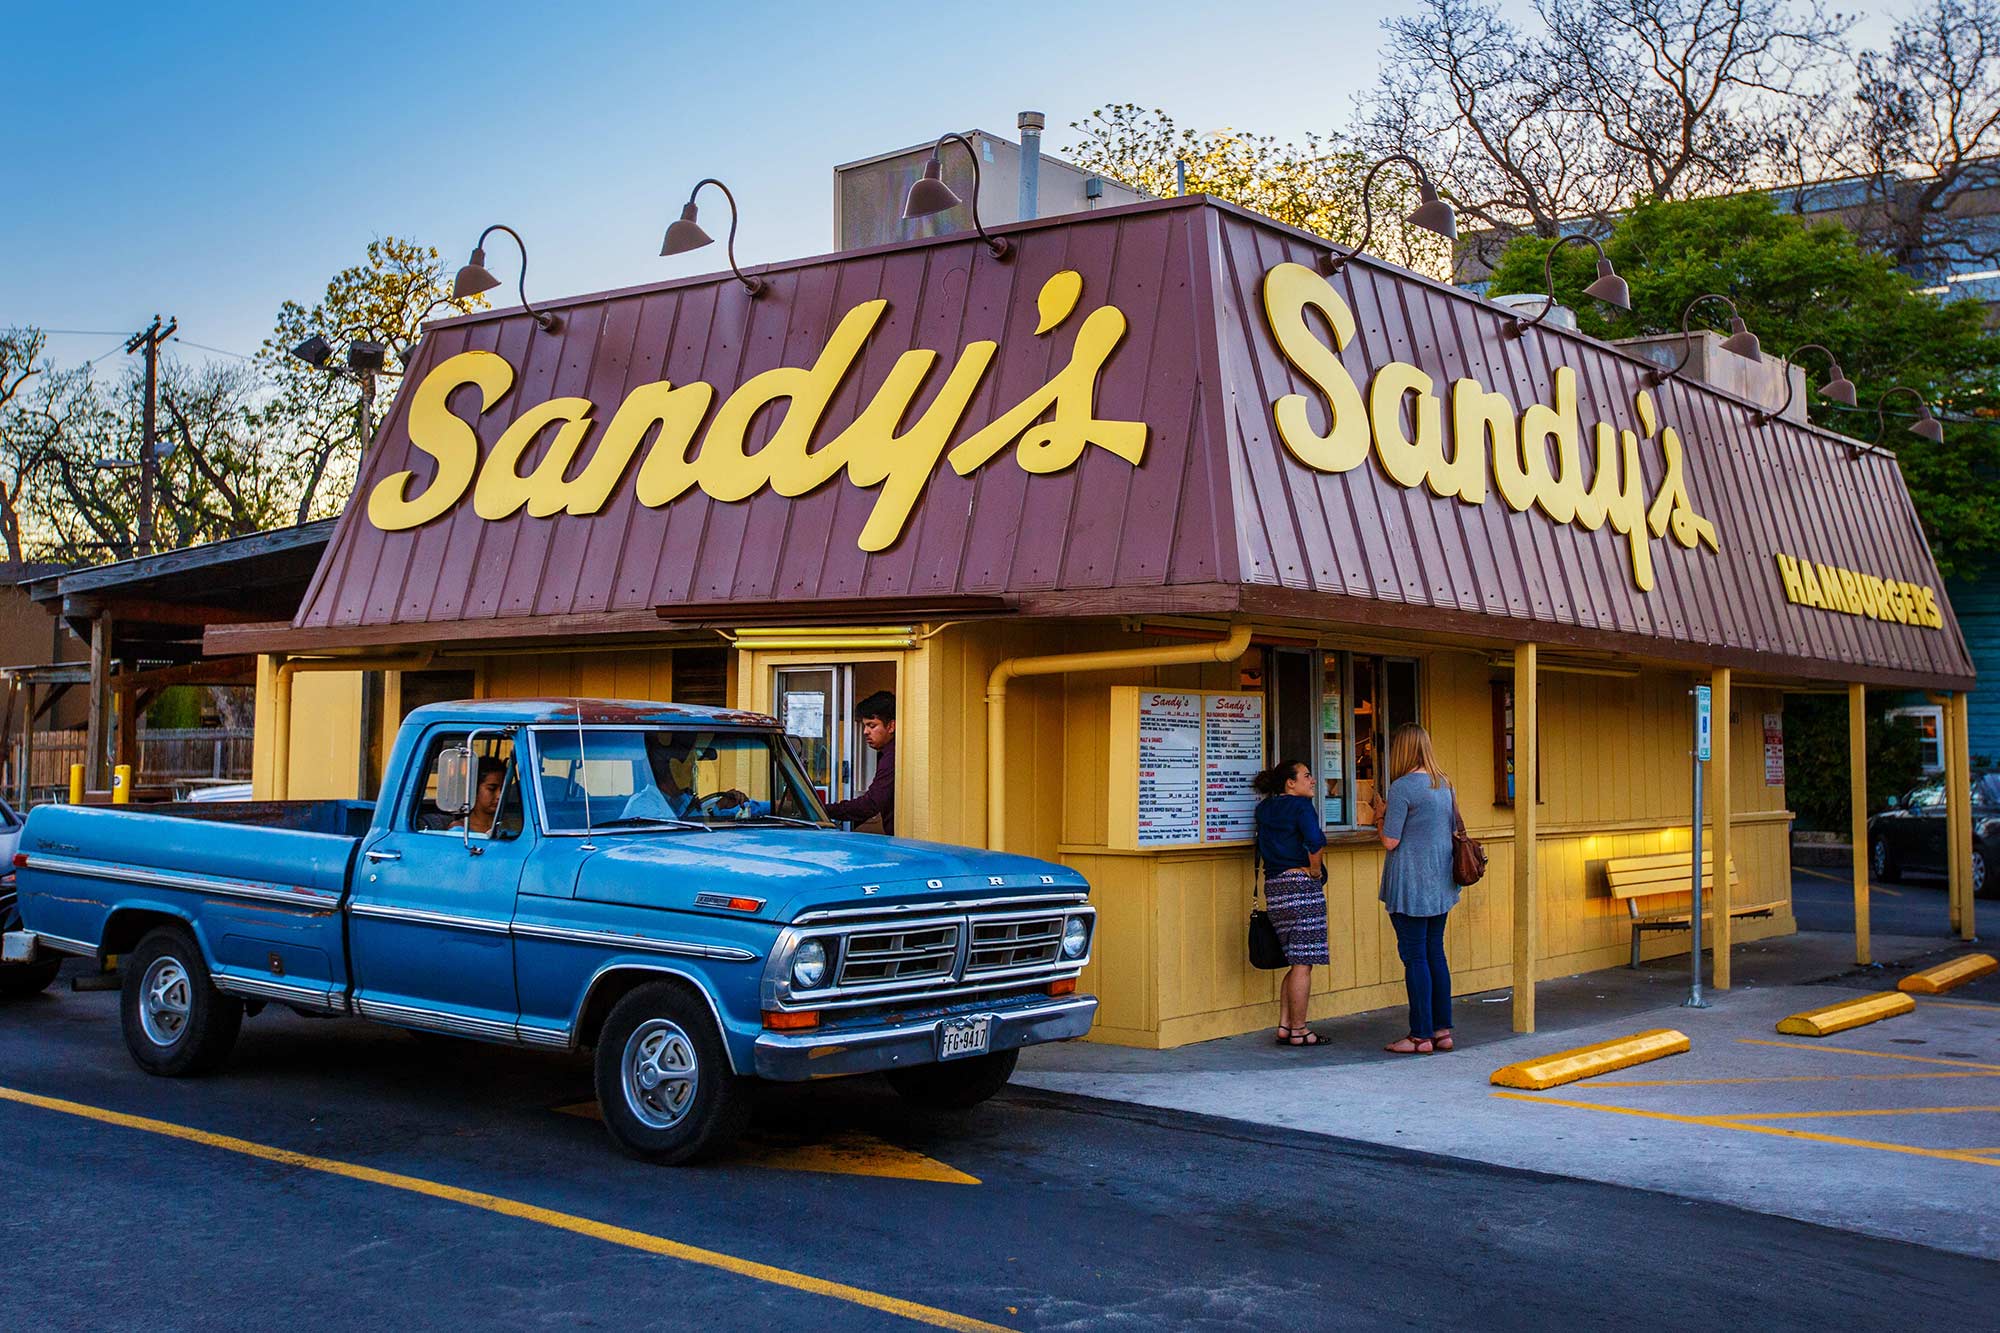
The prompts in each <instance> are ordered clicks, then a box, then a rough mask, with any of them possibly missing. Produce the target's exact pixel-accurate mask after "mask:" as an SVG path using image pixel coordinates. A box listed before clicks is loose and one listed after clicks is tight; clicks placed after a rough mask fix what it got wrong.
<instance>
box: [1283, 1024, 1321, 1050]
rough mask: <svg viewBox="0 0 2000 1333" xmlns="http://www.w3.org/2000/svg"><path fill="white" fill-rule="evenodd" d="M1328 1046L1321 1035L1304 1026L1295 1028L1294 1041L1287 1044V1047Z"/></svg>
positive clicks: (1293, 1031)
mask: <svg viewBox="0 0 2000 1333" xmlns="http://www.w3.org/2000/svg"><path fill="white" fill-rule="evenodd" d="M1326 1044H1327V1043H1326V1039H1325V1038H1323V1037H1321V1036H1320V1035H1319V1033H1317V1032H1314V1031H1313V1030H1312V1029H1311V1028H1309V1027H1303V1026H1301V1027H1295V1028H1293V1029H1292V1039H1291V1040H1290V1041H1288V1042H1286V1043H1285V1045H1287V1046H1324V1045H1326Z"/></svg>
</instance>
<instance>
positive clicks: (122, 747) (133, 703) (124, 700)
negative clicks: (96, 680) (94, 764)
mask: <svg viewBox="0 0 2000 1333" xmlns="http://www.w3.org/2000/svg"><path fill="white" fill-rule="evenodd" d="M114 697H115V698H116V700H117V707H118V727H117V730H116V733H115V735H116V738H117V739H116V741H115V742H114V745H113V748H112V752H111V767H112V770H113V771H114V772H115V771H116V770H118V769H120V768H129V769H131V770H133V772H135V773H136V772H137V771H138V769H139V708H140V704H139V694H138V691H137V690H135V689H133V688H132V687H131V686H130V685H120V686H119V688H118V690H117V691H116V693H115V695H114Z"/></svg>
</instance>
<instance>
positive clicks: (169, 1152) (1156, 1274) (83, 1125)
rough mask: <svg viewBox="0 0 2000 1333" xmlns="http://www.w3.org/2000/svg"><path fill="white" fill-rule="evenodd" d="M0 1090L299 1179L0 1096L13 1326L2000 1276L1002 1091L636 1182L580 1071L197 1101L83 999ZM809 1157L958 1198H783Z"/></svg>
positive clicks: (235, 1094) (1312, 1316) (1282, 1304)
mask: <svg viewBox="0 0 2000 1333" xmlns="http://www.w3.org/2000/svg"><path fill="white" fill-rule="evenodd" d="M9 1093H12V1094H21V1093H25V1094H28V1095H30V1096H41V1097H46V1098H60V1099H63V1100H64V1101H66V1102H69V1103H73V1104H74V1106H75V1107H82V1108H95V1109H96V1110H97V1111H99V1112H112V1113H123V1114H124V1115H127V1116H141V1117H147V1118H149V1119H150V1121H152V1122H156V1126H157V1124H165V1125H170V1126H188V1127H193V1128H194V1129H196V1130H199V1131H206V1132H209V1133H212V1134H215V1135H226V1136H233V1138H234V1139H236V1140H241V1141H243V1142H246V1143H249V1144H254V1145H264V1146H265V1147H266V1148H277V1149H284V1150H290V1151H292V1152H296V1153H299V1154H307V1155H309V1156H308V1157H306V1158H298V1159H290V1158H286V1159H281V1160H271V1157H272V1156H273V1154H269V1153H266V1155H264V1156H261V1157H260V1156H256V1155H251V1154H249V1153H247V1152H246V1151H245V1150H244V1149H243V1148H242V1147H241V1146H240V1145H232V1144H231V1143H229V1142H227V1141H223V1142H220V1143H210V1142H188V1141H185V1139H184V1138H176V1137H170V1136H167V1135H164V1134H162V1133H160V1132H158V1129H157V1127H156V1128H155V1129H153V1130H150V1131H149V1130H148V1129H146V1128H143V1127H134V1126H133V1125H130V1124H124V1123H105V1122H104V1120H103V1119H101V1118H92V1117H91V1116H89V1115H86V1114H84V1113H82V1112H80V1111H79V1110H77V1109H74V1108H72V1109H60V1108H57V1109H51V1108H49V1107H47V1106H44V1105H32V1104H22V1103H21V1102H19V1101H18V1100H11V1099H7V1100H0V1172H4V1179H5V1180H6V1182H7V1184H8V1187H9V1189H8V1195H9V1199H10V1206H9V1207H8V1208H7V1210H6V1213H5V1222H4V1224H3V1225H0V1244H4V1245H5V1247H6V1253H7V1255H8V1260H9V1262H8V1265H7V1271H8V1273H9V1275H10V1277H11V1279H12V1281H10V1282H9V1287H10V1290H9V1291H8V1292H7V1301H6V1304H7V1310H8V1313H7V1323H8V1324H9V1325H11V1326H13V1327H21V1328H37V1329H55V1328H78V1329H83V1328H89V1329H92V1330H102V1329H122V1328H138V1327H144V1328H146V1329H148V1330H152V1331H154V1333H157V1330H160V1329H174V1328H192V1327H196V1326H199V1327H201V1328H203V1329H266V1328H272V1327H280V1326H284V1325H286V1324H295V1323H303V1322H304V1321H307V1320H311V1321H313V1322H315V1323H327V1322H329V1321H331V1322H334V1323H337V1324H338V1325H339V1326H341V1327H343V1328H351V1329H372V1328H409V1327H417V1326H426V1325H434V1324H450V1325H465V1326H478V1327H481V1328H538V1327H545V1326H550V1325H562V1326H593V1325H608V1324H612V1323H617V1324H621V1325H622V1324H626V1323H629V1322H631V1321H633V1320H635V1319H636V1320H644V1321H646V1322H647V1323H649V1324H650V1325H652V1326H656V1327H670V1328H685V1327H696V1326H701V1327H705V1328H707V1329H735V1328H773V1327H802V1328H812V1329H815V1330H820V1329H849V1328H894V1327H918V1326H921V1324H920V1322H913V1321H911V1320H909V1319H907V1318H904V1317H901V1316H899V1315H897V1314H895V1313H893V1312H892V1311H890V1310H888V1309H884V1308H882V1306H881V1301H880V1300H878V1301H876V1302H875V1303H873V1304H870V1303H867V1296H868V1294H869V1293H874V1294H877V1295H878V1296H879V1297H880V1298H882V1299H884V1300H886V1299H897V1300H906V1301H912V1302H919V1303H921V1304H922V1305H923V1306H925V1307H929V1308H931V1309H932V1310H934V1311H936V1312H939V1315H940V1316H941V1317H942V1322H943V1324H944V1326H952V1325H951V1323H950V1322H949V1321H950V1319H951V1318H953V1317H964V1318H967V1319H971V1320H979V1321H986V1322H987V1323H990V1324H993V1325H998V1326H1002V1327H1009V1328H1024V1329H1026V1328H1032V1329H1049V1328H1101V1327H1131V1328H1146V1329H1157V1328H1257V1329H1293V1328H1296V1329H1323V1328H1374V1327H1410V1326H1413V1325H1415V1326H1437V1325H1445V1324H1464V1323H1467V1322H1470V1321H1472V1320H1477V1322H1478V1323H1479V1324H1481V1325H1482V1326H1486V1327H1493V1328H1531V1327H1532V1328H1538V1329H1539V1328H1546V1327H1548V1326H1549V1324H1550V1322H1551V1321H1552V1320H1561V1321H1563V1322H1576V1321H1589V1322H1590V1323H1591V1324H1611V1323H1614V1322H1630V1321H1633V1320H1635V1319H1636V1320H1642V1321H1644V1322H1646V1323H1649V1324H1665V1323H1669V1322H1672V1323H1683V1322H1685V1323H1694V1322H1697V1321H1698V1322H1699V1323H1700V1324H1701V1325H1702V1326H1704V1327H1716V1326H1721V1327H1731V1326H1750V1325H1753V1324H1754V1325H1755V1326H1757V1327H1758V1328H1760V1329H1770V1328H1801V1329H1804V1328H1814V1327H1818V1328H1824V1327H1829V1326H1834V1325H1836V1324H1837V1325H1838V1326H1841V1327H1847V1328H1857V1327H1861V1328H1865V1327H1882V1328H1889V1327H1892V1326H1900V1325H1902V1324H1905V1323H1906V1322H1907V1320H1908V1318H1909V1312H1910V1311H1911V1309H1913V1308H1915V1307H1917V1306H1919V1305H1920V1306H1921V1308H1922V1310H1923V1313H1924V1317H1925V1319H1926V1320H1927V1321H1934V1322H1939V1323H1941V1324H1942V1325H1944V1326H1947V1327H1949V1326H1953V1325H1961V1326H1968V1327H1969V1326H1979V1325H1981V1324H1983V1323H1984V1322H1985V1321H1987V1320H1989V1319H1990V1318H1991V1313H1992V1309H1993V1308H1994V1301H1995V1299H1996V1292H2000V1267H1996V1266H1995V1265H1991V1264H1986V1263H1982V1262H1980V1261H1978V1260H1973V1259H1966V1258H1960V1257H1955V1256H1951V1255H1947V1254H1943V1253H1939V1252H1936V1251H1931V1250H1926V1249H1922V1248H1918V1247H1914V1246H1906V1245H1899V1244H1895V1243H1890V1242H1884V1241H1879V1240H1870V1239H1866V1238H1863V1237H1860V1236H1857V1235H1851V1234H1848V1233H1844V1232H1839V1231H1833V1230H1826V1229H1821V1228H1818V1227H1814V1226H1810V1225H1806V1224H1802V1223H1797V1222H1790V1221H1784V1220H1780V1219H1775V1218H1770V1217H1764V1216H1760V1215H1757V1214H1754V1213H1749V1212H1743V1211H1738V1210H1735V1209H1732V1208H1728V1207H1723V1206H1719V1205H1712V1204H1701V1203H1694V1202H1689V1201H1684V1200H1679V1199H1675V1198H1671V1197H1668V1196H1665V1195H1660V1194H1653V1193H1648V1192H1644V1191H1635V1190H1626V1189H1620V1188H1616V1187H1612V1186H1605V1185H1598V1184H1589V1183H1584V1182H1578V1181H1567V1180H1557V1179H1551V1178H1547V1177H1539V1176H1533V1175H1527V1174H1522V1173H1515V1172H1509V1171H1506V1170H1503V1169H1498V1168H1493V1167H1488V1166H1480V1165H1474V1164H1470V1163H1465V1162H1457V1161H1452V1160H1448V1159H1442V1158H1437V1157H1425V1156H1419V1155H1413V1154H1407V1153H1402V1152H1398V1151H1396V1150H1393V1149H1387V1148H1381V1147H1373V1146H1366V1145H1360V1144H1352V1143H1347V1142H1343V1141H1340V1140H1336V1139H1327V1138H1315V1137H1310V1136H1304V1135H1295V1134H1291V1133H1287V1132H1283V1131H1269V1130H1263V1129H1256V1128H1252V1127H1248V1126H1245V1125H1241V1124H1236V1123H1231V1122H1226V1121H1216V1120H1206V1119H1201V1118H1195V1117H1184V1116H1179V1115H1176V1114H1174V1113H1170V1112H1158V1111H1149V1110H1142V1109H1138V1108H1131V1107H1124V1106H1120V1105H1117V1104H1113V1103H1105V1102H1094V1101H1089V1100H1083V1099H1069V1098H1063V1097H1059V1096H1055V1095H1052V1094H1040V1093H1033V1092H1028V1091H1025V1090H1022V1091H1010V1092H1008V1093H1005V1094H1003V1095H1002V1097H1001V1098H1000V1099H998V1100H997V1101H995V1102H993V1103H990V1104H989V1105H987V1106H986V1107H984V1108H981V1109H980V1110H978V1111H976V1112H973V1113H971V1114H969V1115H967V1116H964V1117H939V1116H933V1115H927V1114H923V1113H919V1112H915V1111H912V1110H910V1109H907V1108H905V1107H904V1106H903V1104H902V1103H901V1102H900V1101H898V1100H897V1099H896V1097H895V1096H894V1094H893V1093H891V1092H889V1091H888V1090H887V1088H886V1087H884V1086H881V1085H879V1084H877V1083H875V1082H872V1081H852V1082H848V1083H845V1084H834V1085H826V1086H823V1087H819V1088H812V1089H797V1090H785V1091H784V1092H782V1093H781V1094H779V1095H774V1096H772V1097H770V1098H768V1099H767V1100H766V1102H765V1105H764V1107H763V1109H762V1111H761V1113H760V1116H759V1120H758V1127H757V1133H756V1136H755V1137H756V1138H757V1139H759V1140H761V1141H762V1144H763V1146H762V1147H753V1149H752V1150H751V1151H750V1152H749V1153H748V1154H747V1155H746V1156H745V1157H743V1158H740V1159H738V1160H735V1161H733V1162H730V1163H727V1164H722V1165H715V1166H708V1167H702V1168H692V1169H689V1168H684V1169H679V1170H673V1169H666V1168H658V1167H650V1166H645V1165H641V1164H638V1163H635V1162H632V1161H630V1160H628V1159H626V1158H624V1157H622V1156H620V1155H618V1154H617V1153H616V1152H615V1151H614V1150H613V1149H612V1147H611V1146H610V1144H609V1142H608V1140H607V1139H606V1138H605V1135H604V1133H603V1131H602V1128H601V1126H599V1125H598V1124H596V1123H594V1122H593V1121H592V1120H590V1119H588V1118H585V1117H584V1116H581V1115H578V1114H575V1113H573V1112H574V1109H575V1108H576V1105H577V1104H578V1103H579V1102H583V1103H587V1102H588V1099H589V1097H590V1082H589V1071H588V1066H587V1064H586V1062H585V1061H583V1060H582V1059H580V1058H576V1057H565V1056H558V1055H548V1054H541V1053H522V1052H515V1051H510V1050H504V1049H501V1048H496V1047H488V1046H480V1045H474V1044H470V1043H459V1042H453V1041H442V1042H439V1041H432V1040H429V1039H419V1038H416V1037H413V1036H410V1035H408V1034H404V1033H399V1032H396V1031H394V1030H391V1029H386V1028H377V1027H373V1026H369V1025H365V1024H361V1023H356V1022H347V1021H329V1020H307V1019H303V1018H298V1017H295V1016H292V1015H290V1014H282V1013H271V1012H267V1013H265V1014H264V1015H262V1016H260V1017H258V1018H256V1019H253V1020H251V1021H250V1022H249V1023H248V1024H247V1025H246V1028H245V1036H244V1040H243V1042H242V1043H241V1045H240V1046H239V1048H238V1050H237V1053H236V1057H235V1059H234V1061H233V1063H232V1065H231V1066H230V1068H229V1069H228V1070H227V1071H226V1072H225V1073H224V1074H222V1075H221V1076H218V1077H215V1078H210V1079H204V1080H188V1081H171V1080H162V1079H155V1078H150V1077H148V1076H147V1075H144V1074H142V1073H140V1072H139V1071H138V1070H137V1069H136V1068H135V1067H134V1066H133V1065H132V1064H131V1062H130V1060H129V1059H128V1057H127V1056H126V1054H125V1051H124V1048H123V1045H122V1043H121V1041H120V1039H119V1035H118V1026H117V1015H116V997H115V996H114V995H111V994H73V993H70V992H68V991H67V990H63V991H57V992H51V994H49V995H48V996H45V997H42V998H40V999H38V1000H35V1001H29V1002H21V1003H14V1004H10V1005H7V1006H6V1007H4V1008H0V1098H4V1097H6V1096H7V1094H9ZM562 1107H570V1108H572V1113H564V1112H563V1111H561V1110H559V1109H557V1108H562ZM586 1109H587V1108H586ZM829 1142H831V1143H839V1144H846V1145H847V1146H848V1148H849V1149H850V1157H851V1158H852V1160H853V1161H856V1162H859V1163H860V1164H862V1165H864V1166H867V1165H871V1164H872V1165H873V1166H874V1167H876V1168H878V1169H893V1168H896V1167H898V1165H899V1164H900V1165H902V1166H908V1164H910V1163H917V1164H919V1165H921V1164H922V1163H923V1162H924V1160H925V1159H926V1158H929V1159H935V1162H934V1163H933V1165H935V1164H936V1163H944V1164H948V1166H949V1167H950V1168H954V1169H955V1171H956V1172H958V1173H965V1175H967V1176H970V1177H973V1178H976V1180H977V1182H978V1183H976V1184H974V1183H938V1182H936V1181H935V1180H930V1179H898V1178H884V1177H882V1176H879V1175H869V1174H828V1173H825V1172H821V1171H802V1170H793V1169H784V1168H783V1167H782V1166H781V1165H779V1163H782V1162H783V1161H785V1160H786V1159H785V1157H784V1155H783V1154H784V1153H785V1152H787V1151H791V1152H796V1151H798V1150H799V1148H800V1145H804V1149H805V1150H806V1151H808V1152H810V1151H813V1150H814V1148H813V1146H814V1145H824V1144H827V1143H829ZM857 1144H858V1145H860V1146H859V1147H858V1148H857V1147H856V1146H855V1145H857ZM774 1145H775V1146H774ZM871 1145H872V1146H871ZM913 1154H921V1155H923V1156H914V1155H913ZM324 1163H338V1164H349V1166H350V1168H351V1167H352V1166H359V1167H362V1168H365V1169H366V1170H365V1171H364V1172H362V1173H360V1174H361V1175H362V1176H363V1178H360V1179H356V1178H352V1175H353V1173H352V1172H351V1171H350V1174H349V1175H340V1174H332V1173H329V1171H328V1169H327V1167H326V1166H325V1165H323V1164H324ZM316 1164H319V1165H317V1166H316ZM938 1169H939V1170H940V1171H942V1170H943V1168H942V1167H940V1168H938ZM370 1172H374V1173H395V1174H394V1175H370V1174H368V1173H370ZM401 1178H410V1179H414V1181H416V1182H418V1187H421V1186H424V1185H429V1184H432V1183H434V1185H433V1188H432V1191H431V1193H429V1194H426V1193H423V1192H418V1187H413V1186H412V1185H410V1184H408V1183H404V1182H403V1181H402V1180H401ZM436 1186H442V1187H446V1188H444V1189H442V1190H440V1189H437V1188H435V1187H436ZM452 1190H458V1191H477V1192H479V1193H478V1194H470V1195H467V1194H453V1193H451V1191H452ZM438 1194H443V1195H444V1196H445V1197H435V1196H436V1195H438ZM488 1195H490V1196H493V1198H494V1200H497V1202H494V1201H488V1200H485V1199H484V1196H488ZM502 1205H504V1207H503V1206H502ZM509 1210H511V1211H512V1212H513V1213H514V1214H516V1215H506V1213H507V1212H508V1211H509ZM537 1210H541V1211H537ZM564 1218H567V1219H569V1220H568V1221H567V1222H565V1221H563V1220H562V1219H564ZM551 1219H554V1220H551ZM578 1219H589V1223H588V1224H586V1225H583V1226H579V1225H577V1222H578ZM597 1224H604V1225H605V1226H609V1227H615V1228H625V1229H627V1230H626V1231H624V1232H615V1231H606V1230H605V1229H604V1226H598V1225H597ZM593 1226H595V1227H596V1231H595V1233H594V1234H579V1233H580V1232H586V1233H588V1232H591V1231H592V1228H593ZM635 1237H636V1238H637V1239H636V1240H635V1239H634V1238H635ZM649 1245H650V1247H651V1252H649V1250H648V1248H647V1247H648V1246H649ZM675 1245H682V1246H694V1247H701V1249H700V1251H681V1250H677V1249H675V1248H674V1246H675ZM662 1250H664V1253H662V1252H661V1251H662ZM741 1261H751V1262H754V1263H759V1264H765V1265H771V1266H772V1268H771V1269H770V1270H768V1271H760V1270H752V1271H748V1272H745V1271H740V1270H741ZM732 1266H734V1267H736V1268H737V1269H738V1270H739V1271H730V1269H731V1267H732ZM1779 1276H1782V1279H1783V1281H1782V1286H1781V1288H1780V1286H1778V1285H1774V1282H1773V1279H1774V1278H1776V1277H1779ZM813 1279H824V1280H829V1281H833V1282H838V1283H844V1284H850V1285H851V1286H852V1287H853V1288H857V1289H860V1291H861V1293H862V1296H861V1297H855V1296H853V1295H851V1294H849V1295H846V1296H842V1295H839V1294H832V1295H830V1294H824V1293H823V1292H821V1291H819V1290H817V1289H814V1288H813V1286H812V1280H813ZM1780 1291H1782V1295H1780V1294H1779V1293H1780ZM946 1312H949V1313H946ZM932 1322H940V1321H939V1319H937V1318H933V1320H932ZM959 1326H977V1325H966V1324H961V1325H959Z"/></svg>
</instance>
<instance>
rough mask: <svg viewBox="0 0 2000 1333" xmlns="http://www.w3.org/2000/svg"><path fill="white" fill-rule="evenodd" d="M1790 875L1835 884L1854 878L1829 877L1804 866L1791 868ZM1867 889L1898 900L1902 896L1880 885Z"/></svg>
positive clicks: (1871, 885)
mask: <svg viewBox="0 0 2000 1333" xmlns="http://www.w3.org/2000/svg"><path fill="white" fill-rule="evenodd" d="M1792 873H1793V874H1794V875H1811V876H1812V877H1813V878H1814V879H1830V880H1832V881H1833V882H1834V883H1835V884H1852V883H1854V876H1852V875H1829V874H1827V873H1826V872H1825V871H1824V870H1808V869H1806V868H1805V867H1804V866H1793V867H1792ZM1868 889H1869V892H1871V893H1886V894H1888V895H1889V896H1890V897H1891V898H1900V897H1902V896H1903V895H1902V893H1901V892H1900V891H1899V890H1896V889H1885V888H1883V887H1882V886H1881V885H1880V884H1870V885H1869V886H1868Z"/></svg>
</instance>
